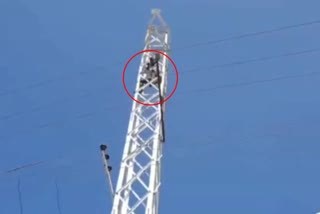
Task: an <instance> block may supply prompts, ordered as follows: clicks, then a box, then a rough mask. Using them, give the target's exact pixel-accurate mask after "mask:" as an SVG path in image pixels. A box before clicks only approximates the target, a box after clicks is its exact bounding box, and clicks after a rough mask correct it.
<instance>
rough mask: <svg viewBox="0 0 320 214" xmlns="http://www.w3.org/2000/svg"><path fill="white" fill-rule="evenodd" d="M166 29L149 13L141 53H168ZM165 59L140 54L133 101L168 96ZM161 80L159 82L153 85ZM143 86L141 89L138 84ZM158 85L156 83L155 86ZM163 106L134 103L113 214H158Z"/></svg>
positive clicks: (156, 13) (156, 12) (148, 101)
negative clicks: (150, 68)
mask: <svg viewBox="0 0 320 214" xmlns="http://www.w3.org/2000/svg"><path fill="white" fill-rule="evenodd" d="M169 37H170V33H169V29H168V27H167V25H166V23H165V22H164V20H163V18H162V17H161V14H160V10H158V9H153V10H152V18H151V20H150V23H149V26H148V29H147V35H146V37H145V47H144V50H156V51H161V53H164V54H165V55H168V52H169ZM154 56H157V57H158V61H157V62H158V63H157V68H158V75H157V76H155V77H154V78H153V79H152V80H150V79H149V80H148V81H145V79H144V76H143V73H144V71H145V67H146V64H147V63H148V59H150V57H154ZM168 67H169V61H168V58H167V57H166V56H164V55H162V54H158V55H157V53H155V52H144V53H143V54H141V62H140V66H139V71H138V77H137V84H136V88H135V89H136V90H135V92H134V98H135V99H136V100H138V101H140V102H142V103H146V104H154V103H158V102H161V101H162V100H163V98H164V97H165V95H166V92H167V81H168V80H167V79H168V70H169V68H168ZM154 80H160V81H154ZM143 81H145V84H143V85H141V82H143ZM155 82H157V83H155ZM163 113H164V104H157V105H143V104H139V103H138V102H135V101H133V105H132V111H131V115H130V121H129V126H128V132H127V136H126V142H125V146H124V151H123V157H122V161H121V166H120V171H119V177H118V181H117V186H116V190H115V194H114V201H113V206H112V214H158V209H159V187H160V183H161V182H160V180H161V179H160V168H161V157H162V145H163V143H164V138H165V136H164V115H163Z"/></svg>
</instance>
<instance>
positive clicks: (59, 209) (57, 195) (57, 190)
mask: <svg viewBox="0 0 320 214" xmlns="http://www.w3.org/2000/svg"><path fill="white" fill-rule="evenodd" d="M54 183H55V186H56V201H57V209H58V212H59V214H62V211H61V205H60V190H59V186H58V181H57V178H55V180H54Z"/></svg>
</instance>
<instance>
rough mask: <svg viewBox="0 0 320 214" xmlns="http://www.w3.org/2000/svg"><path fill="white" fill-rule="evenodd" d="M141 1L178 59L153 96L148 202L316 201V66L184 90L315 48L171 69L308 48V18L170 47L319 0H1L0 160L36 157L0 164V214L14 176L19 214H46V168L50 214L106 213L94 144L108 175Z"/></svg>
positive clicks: (285, 63)
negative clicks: (156, 108)
mask: <svg viewBox="0 0 320 214" xmlns="http://www.w3.org/2000/svg"><path fill="white" fill-rule="evenodd" d="M153 7H160V8H161V9H162V10H163V16H164V18H165V20H166V21H167V23H168V24H169V26H170V28H171V32H172V55H171V56H172V58H173V59H174V60H175V62H176V64H177V66H178V68H179V71H180V84H179V87H178V90H177V92H176V94H175V95H174V96H173V97H172V98H171V99H170V101H168V103H167V113H166V127H167V143H166V144H165V148H164V159H163V173H162V178H163V186H162V189H161V206H160V212H161V213H162V214H171V213H184V214H194V213H221V214H234V213H241V214H248V213H250V214H251V213H252V214H256V213H259V214H270V213H272V214H278V213H279V214H284V213H290V214H307V213H311V214H313V213H315V212H316V211H319V210H320V203H319V194H320V183H319V181H320V165H319V163H320V156H319V151H320V132H319V130H320V129H319V128H320V112H319V109H320V99H319V90H320V84H319V81H320V75H314V76H304V77H300V78H292V79H285V80H279V81H271V82H265V83H260V84H253V85H247V86H243V85H242V86H238V87H221V88H220V89H217V90H211V91H207V92H203V93H200V92H196V90H199V89H207V88H215V87H219V86H223V85H229V84H231V85H234V84H238V83H242V82H255V81H260V80H267V79H273V78H278V77H282V76H288V75H300V74H305V73H308V72H319V66H320V60H319V53H316V52H315V53H311V54H304V55H297V56H291V57H283V58H277V59H274V60H269V61H264V62H256V63H247V64H243V65H237V66H233V67H225V68H219V69H215V70H209V71H207V72H205V70H199V71H198V72H193V73H191V72H190V73H183V72H184V71H186V70H188V69H192V68H200V67H206V66H210V65H216V64H224V63H230V62H234V61H241V60H248V59H253V58H257V57H258V58H259V57H266V56H273V55H281V54H284V53H287V52H297V51H303V50H306V49H312V48H320V43H319V36H320V24H318V25H312V26H307V27H303V28H294V29H288V30H285V31H281V32H276V33H273V34H266V35H261V36H256V37H248V38H244V39H241V40H233V41H229V42H225V43H220V44H217V45H205V46H198V47H194V48H189V49H185V50H184V51H182V50H180V51H179V50H178V48H179V47H184V46H187V45H190V44H194V43H198V42H206V41H209V40H216V39H221V38H226V37H230V36H235V35H240V34H243V33H248V32H255V31H261V30H268V29H273V28H275V27H280V26H285V25H291V24H299V23H303V22H308V21H313V20H317V19H320V15H319V7H320V2H319V1H316V0H310V1H298V0H269V1H262V0H244V1H237V0H227V1H226V0H220V1H209V0H198V1H191V0H187V1H161V3H155V2H152V1H106V0H80V1H79V0H77V1H76V0H68V1H66V0H56V1H48V0H28V1H27V0H1V1H0V117H1V119H0V145H1V147H0V148H1V149H0V171H3V170H8V169H11V168H14V167H17V166H20V165H23V164H27V163H32V162H36V161H42V160H43V161H48V162H47V163H46V164H44V165H41V166H38V167H33V168H29V169H25V170H22V171H20V172H17V173H13V174H10V175H3V174H2V175H1V176H0V214H19V203H18V194H17V180H18V177H19V176H20V178H21V192H22V200H23V208H24V214H44V213H45V214H58V210H57V206H56V197H55V194H56V192H55V191H56V190H55V185H54V179H55V178H56V177H57V179H58V184H59V187H60V196H61V209H62V213H63V214H67V213H68V214H71V213H77V214H88V213H93V214H102V213H109V211H110V204H111V203H110V198H109V192H108V189H107V184H106V182H105V175H104V172H103V169H102V163H101V159H100V155H99V148H98V146H99V144H100V143H101V142H104V143H107V144H108V145H109V147H110V148H111V158H112V160H111V164H112V165H113V167H114V168H115V171H114V173H115V174H114V177H113V179H114V181H115V180H116V177H117V173H118V167H119V162H120V158H121V153H122V149H123V145H124V140H125V134H126V130H127V124H128V120H129V111H130V108H131V104H132V103H131V100H130V98H129V97H128V96H127V95H126V94H125V92H124V90H123V88H122V84H121V70H122V67H123V65H124V63H125V61H126V59H128V58H129V57H130V56H131V55H132V54H134V53H135V52H137V51H139V50H140V49H142V48H143V40H144V36H145V32H146V27H147V23H148V20H149V18H150V9H151V8H153ZM175 49H177V51H175ZM131 68H132V69H131ZM131 68H130V71H128V78H129V79H135V76H136V73H137V70H136V69H134V66H132V67H131ZM172 80H173V79H172V78H171V80H170V81H172ZM131 82H132V80H131ZM186 91H191V92H193V93H184V92H186Z"/></svg>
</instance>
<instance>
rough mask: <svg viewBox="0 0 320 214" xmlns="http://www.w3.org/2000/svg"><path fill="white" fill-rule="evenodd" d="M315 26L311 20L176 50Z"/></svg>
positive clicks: (319, 21) (314, 21) (316, 21)
mask: <svg viewBox="0 0 320 214" xmlns="http://www.w3.org/2000/svg"><path fill="white" fill-rule="evenodd" d="M315 24H320V20H313V21H309V22H304V23H300V24H293V25H286V26H281V27H277V28H273V29H270V30H262V31H257V32H251V33H244V34H240V35H236V36H231V37H227V38H223V39H217V40H209V41H206V42H199V43H194V44H191V45H188V46H183V47H181V48H178V49H177V50H184V49H188V48H195V47H198V46H203V45H215V44H219V43H223V42H228V41H233V40H239V39H244V38H248V37H256V36H261V35H264V34H271V33H275V32H280V31H284V30H289V29H294V28H301V27H306V26H311V25H315Z"/></svg>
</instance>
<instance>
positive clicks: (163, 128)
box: [157, 61, 166, 143]
mask: <svg viewBox="0 0 320 214" xmlns="http://www.w3.org/2000/svg"><path fill="white" fill-rule="evenodd" d="M157 78H158V89H159V100H160V112H161V115H160V117H161V118H160V121H161V130H162V133H161V134H162V139H161V141H162V143H164V142H165V139H166V137H165V134H166V133H165V125H164V117H163V115H164V113H163V94H162V91H161V85H160V80H161V79H160V78H161V77H160V69H159V61H157ZM162 81H163V80H162Z"/></svg>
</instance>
